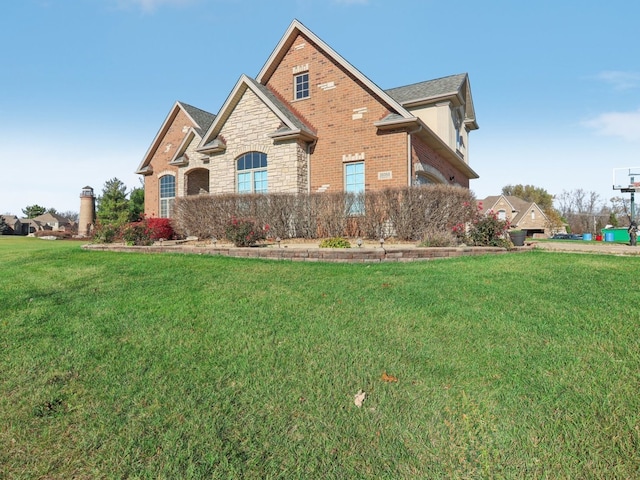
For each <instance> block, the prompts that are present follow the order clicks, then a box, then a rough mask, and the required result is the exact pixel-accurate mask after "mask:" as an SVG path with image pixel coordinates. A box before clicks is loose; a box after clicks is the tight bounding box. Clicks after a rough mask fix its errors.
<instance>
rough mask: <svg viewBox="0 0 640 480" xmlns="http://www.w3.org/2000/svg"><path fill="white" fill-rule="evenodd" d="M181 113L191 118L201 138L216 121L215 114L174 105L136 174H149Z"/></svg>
mask: <svg viewBox="0 0 640 480" xmlns="http://www.w3.org/2000/svg"><path fill="white" fill-rule="evenodd" d="M180 111H182V112H184V114H185V115H186V116H187V117H188V118H189V120H190V121H191V123H192V128H193V130H194V131H196V133H197V134H198V135H199V136H202V133H203V132H206V131H207V129H208V128H209V127H210V125H211V123H212V122H213V121H214V119H215V115H214V114H212V113H209V112H206V111H204V110H201V109H199V108H196V107H193V106H191V105H189V104H187V103H184V102H176V103H174V104H173V107H172V108H171V110H170V111H169V114H168V115H167V118H165V120H164V122H163V123H162V126H161V127H160V130H158V133H157V134H156V136H155V138H154V139H153V142H151V146H150V147H149V149H148V150H147V153H145V155H144V157H143V158H142V161H141V162H140V165H139V166H138V169H137V170H136V172H135V173H138V174H142V175H144V174H145V173H148V172H149V168H148V166H149V163H150V162H151V159H152V158H153V156H154V155H155V153H156V151H157V150H158V148H159V147H160V144H161V143H162V140H163V139H164V137H165V135H166V134H167V131H168V130H169V127H171V124H172V123H173V121H174V120H175V118H176V116H177V115H178V113H179V112H180Z"/></svg>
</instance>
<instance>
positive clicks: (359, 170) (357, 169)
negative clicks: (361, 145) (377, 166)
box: [344, 162, 364, 215]
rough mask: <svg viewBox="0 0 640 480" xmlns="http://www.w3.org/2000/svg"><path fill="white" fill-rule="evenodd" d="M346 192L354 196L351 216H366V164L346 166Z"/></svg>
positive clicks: (355, 163) (359, 163) (350, 207)
mask: <svg viewBox="0 0 640 480" xmlns="http://www.w3.org/2000/svg"><path fill="white" fill-rule="evenodd" d="M344 191H345V192H347V193H348V194H352V202H351V203H350V205H349V211H348V213H349V215H362V214H364V162H354V163H346V164H345V165H344Z"/></svg>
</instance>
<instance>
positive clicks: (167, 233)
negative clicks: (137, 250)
mask: <svg viewBox="0 0 640 480" xmlns="http://www.w3.org/2000/svg"><path fill="white" fill-rule="evenodd" d="M145 221H146V222H147V227H148V228H149V236H150V237H151V240H160V239H161V238H162V239H164V240H171V239H172V238H174V235H175V233H174V231H173V227H172V226H171V220H170V219H168V218H156V217H152V218H147V219H146V220H145Z"/></svg>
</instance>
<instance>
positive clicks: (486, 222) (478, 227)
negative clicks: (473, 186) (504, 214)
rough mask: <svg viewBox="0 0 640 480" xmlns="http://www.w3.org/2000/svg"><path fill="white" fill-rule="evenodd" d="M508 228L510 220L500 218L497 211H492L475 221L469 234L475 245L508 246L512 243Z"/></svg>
mask: <svg viewBox="0 0 640 480" xmlns="http://www.w3.org/2000/svg"><path fill="white" fill-rule="evenodd" d="M507 230H509V221H508V220H500V219H499V218H498V214H497V213H495V212H493V211H490V212H487V214H486V215H481V216H479V217H478V219H477V220H476V221H475V222H473V224H472V225H471V228H470V229H469V234H468V236H469V239H470V240H471V242H472V244H473V245H477V246H488V247H505V248H507V247H509V246H510V245H511V242H510V241H509V239H508V235H507Z"/></svg>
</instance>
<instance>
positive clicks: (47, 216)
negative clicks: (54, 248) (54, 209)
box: [32, 212, 71, 223]
mask: <svg viewBox="0 0 640 480" xmlns="http://www.w3.org/2000/svg"><path fill="white" fill-rule="evenodd" d="M32 220H35V221H36V222H40V223H71V221H70V220H69V219H68V218H66V217H63V216H62V215H58V214H57V213H50V212H45V213H43V214H42V215H38V216H37V217H33V218H32Z"/></svg>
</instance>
